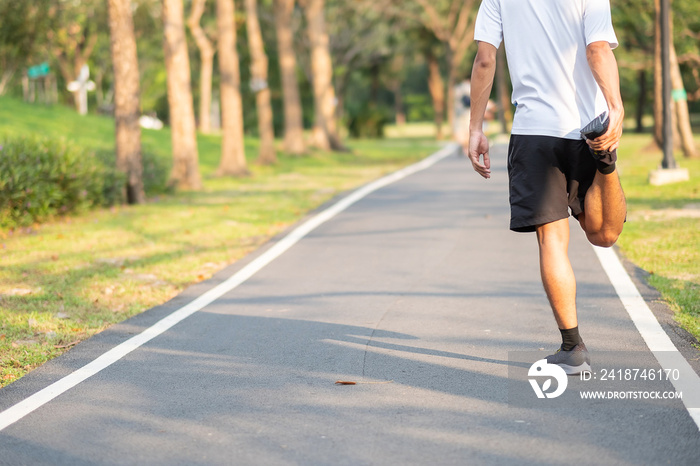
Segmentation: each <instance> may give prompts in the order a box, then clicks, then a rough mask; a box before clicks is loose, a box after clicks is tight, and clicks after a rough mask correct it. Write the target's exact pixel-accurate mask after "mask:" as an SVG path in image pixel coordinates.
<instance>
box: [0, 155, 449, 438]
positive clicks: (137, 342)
mask: <svg viewBox="0 0 700 466" xmlns="http://www.w3.org/2000/svg"><path fill="white" fill-rule="evenodd" d="M457 147H458V146H457V145H456V144H449V145H447V146H445V147H444V148H442V149H441V150H439V151H438V152H436V153H434V154H433V155H431V156H430V157H427V158H425V159H423V160H422V161H420V162H418V163H415V164H413V165H410V166H408V167H406V168H403V169H401V170H398V171H396V172H394V173H391V174H389V175H387V176H385V177H383V178H380V179H378V180H376V181H374V182H372V183H369V184H367V185H365V186H364V187H362V188H360V189H358V190H357V191H354V192H353V193H352V194H350V195H348V196H347V197H344V198H343V199H341V200H340V201H338V202H336V203H335V204H333V205H332V206H330V207H328V208H327V209H325V210H323V211H322V212H320V213H318V214H317V215H315V216H314V217H312V218H310V219H309V220H307V221H306V222H304V223H302V224H301V225H299V226H298V227H297V228H295V229H294V230H292V231H291V232H290V233H289V234H288V235H287V236H285V237H284V238H282V239H281V240H280V241H279V242H277V244H275V245H274V246H273V247H271V248H270V249H268V250H267V251H266V252H264V253H263V254H262V255H260V256H259V257H258V258H257V259H255V260H253V261H252V262H251V263H250V264H248V265H246V266H245V267H243V268H242V269H241V270H239V271H238V272H237V273H235V274H234V275H232V276H231V277H230V278H228V279H227V280H226V281H224V282H223V283H221V284H219V285H217V286H216V287H214V288H212V289H211V290H209V291H207V292H206V293H204V294H202V295H201V296H199V297H198V298H196V299H195V300H193V301H192V302H190V303H188V304H187V305H185V306H183V307H181V308H180V309H178V310H176V311H173V313H172V314H169V315H168V316H167V317H164V318H163V319H161V320H159V321H158V322H156V323H155V324H153V326H151V327H149V328H147V329H146V330H144V331H143V332H141V333H139V334H138V335H135V336H134V337H132V338H129V339H128V340H127V341H125V342H124V343H121V344H120V345H118V346H115V347H114V348H112V349H111V350H109V351H107V352H106V353H104V354H103V355H101V356H99V357H98V358H97V359H95V360H94V361H92V362H91V363H89V364H87V365H85V366H83V367H81V368H80V369H78V370H76V371H75V372H72V373H71V374H69V375H67V376H65V377H63V378H62V379H60V380H58V381H56V382H54V383H53V384H51V385H49V386H48V387H46V388H44V389H43V390H40V391H38V392H37V393H35V394H34V395H31V396H30V397H28V398H26V399H24V400H22V401H20V402H19V403H17V404H16V405H14V406H12V407H10V408H8V409H6V410H5V411H3V412H1V413H0V431H2V430H3V429H5V428H6V427H7V426H9V425H11V424H13V423H15V422H17V421H19V420H20V419H22V418H23V417H24V416H26V415H27V414H29V413H31V412H32V411H34V410H36V409H38V408H40V407H41V406H43V405H45V404H46V403H48V402H49V401H51V400H53V399H54V398H56V397H57V396H59V395H61V394H62V393H64V392H66V391H68V390H70V389H71V388H73V387H75V386H76V385H78V384H79V383H81V382H83V381H84V380H86V379H88V378H89V377H92V376H93V375H95V374H97V373H98V372H100V371H101V370H103V369H105V368H107V367H109V366H110V365H112V364H114V363H115V362H117V361H118V360H120V359H121V358H123V357H124V356H126V355H127V354H129V353H130V352H132V351H134V350H135V349H137V348H138V347H140V346H142V345H144V344H145V343H147V342H149V341H150V340H152V339H153V338H155V337H157V336H158V335H160V334H162V333H163V332H165V331H167V330H168V329H170V328H171V327H173V326H174V325H175V324H177V323H179V322H181V321H182V320H184V319H186V318H187V317H189V316H191V315H192V314H194V313H195V312H197V311H199V310H201V309H202V308H204V307H205V306H207V305H209V304H211V303H212V302H213V301H215V300H217V299H218V298H220V297H221V296H223V295H224V294H226V293H228V292H229V291H231V290H233V289H234V288H236V287H237V286H238V285H240V284H242V283H243V282H245V281H246V280H248V279H249V278H250V277H252V276H253V275H254V274H255V273H257V272H258V271H260V270H261V269H262V268H263V267H265V266H266V265H267V264H269V263H270V262H272V261H273V260H275V259H276V258H277V257H279V256H280V255H282V254H283V253H284V252H285V251H287V250H288V249H289V248H291V247H292V246H294V244H296V243H297V242H298V241H299V240H301V239H302V238H303V237H304V236H306V235H308V234H309V233H310V232H311V231H313V230H314V229H315V228H317V227H318V226H320V225H321V224H323V223H324V222H327V221H328V220H330V219H332V218H333V217H335V216H336V215H338V214H339V213H340V212H342V211H344V210H345V209H347V208H348V207H350V206H351V205H353V204H354V203H356V202H357V201H359V200H361V199H362V198H364V197H366V196H367V195H369V194H371V193H373V192H374V191H376V190H378V189H380V188H383V187H384V186H387V185H390V184H391V183H394V182H396V181H398V180H400V179H402V178H406V177H407V176H409V175H412V174H414V173H417V172H419V171H421V170H425V169H426V168H429V167H431V166H432V165H434V164H435V163H437V162H438V161H440V160H442V159H444V158H445V157H447V156H449V155H451V154H453V153H454V152H455V150H456V149H457Z"/></svg>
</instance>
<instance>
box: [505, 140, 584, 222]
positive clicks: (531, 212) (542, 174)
mask: <svg viewBox="0 0 700 466" xmlns="http://www.w3.org/2000/svg"><path fill="white" fill-rule="evenodd" d="M595 173H596V164H595V160H594V159H593V157H592V155H591V153H590V151H589V149H588V145H587V144H586V142H585V141H584V140H582V139H581V140H574V139H563V138H555V137H551V136H529V135H521V134H514V135H512V136H511V138H510V145H509V146H508V178H509V180H510V229H511V230H513V231H521V232H529V231H535V227H536V226H537V225H543V224H545V223H550V222H554V221H556V220H561V219H563V218H567V217H568V216H569V209H571V215H573V216H574V217H578V215H579V214H580V213H581V212H583V211H584V205H583V201H584V199H585V197H586V191H588V188H590V187H591V184H592V183H593V178H594V177H595Z"/></svg>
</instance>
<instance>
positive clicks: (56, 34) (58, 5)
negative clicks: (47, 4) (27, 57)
mask: <svg viewBox="0 0 700 466" xmlns="http://www.w3.org/2000/svg"><path fill="white" fill-rule="evenodd" d="M104 13H105V11H104V6H103V5H102V2H98V1H96V0H84V1H81V2H67V1H58V0H54V1H53V6H52V8H51V9H50V16H51V19H52V22H53V27H52V28H51V29H50V30H49V31H48V32H47V35H46V36H47V38H48V40H49V42H50V44H51V47H50V48H51V52H52V53H53V55H54V57H55V58H56V61H57V62H58V69H59V70H60V72H61V75H62V76H63V79H64V81H65V82H66V83H70V82H71V81H74V80H75V79H76V78H77V77H78V75H79V74H80V70H81V68H82V67H83V65H86V64H87V62H88V59H89V58H90V55H91V54H92V52H93V50H94V48H95V45H96V44H97V40H98V39H99V33H100V27H101V25H103V24H104V22H103V21H104V20H106V17H105V15H104ZM73 100H74V103H75V108H76V109H79V108H80V95H79V93H77V92H75V93H73Z"/></svg>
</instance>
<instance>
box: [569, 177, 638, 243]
mask: <svg viewBox="0 0 700 466" xmlns="http://www.w3.org/2000/svg"><path fill="white" fill-rule="evenodd" d="M584 208H585V209H586V211H585V212H584V213H582V214H580V215H579V216H578V221H579V223H580V224H581V228H583V231H584V232H586V237H588V241H590V242H591V244H594V245H596V246H601V247H604V248H609V247H610V246H612V245H613V244H615V242H616V241H617V238H618V237H619V236H620V233H622V227H623V225H624V223H625V216H626V215H627V202H626V201H625V193H624V192H622V186H621V185H620V177H619V176H618V175H617V170H615V171H614V172H612V173H610V174H609V175H604V174H602V173H601V172H599V171H596V174H595V178H594V179H593V184H592V185H591V187H590V188H589V189H588V192H587V193H586V199H585V202H584Z"/></svg>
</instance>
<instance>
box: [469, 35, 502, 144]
mask: <svg viewBox="0 0 700 466" xmlns="http://www.w3.org/2000/svg"><path fill="white" fill-rule="evenodd" d="M496 52H497V50H496V47H494V46H493V45H491V44H488V43H486V42H479V48H478V50H477V53H476V58H475V59H474V67H473V68H472V81H471V96H470V97H471V115H470V117H471V120H470V123H469V130H470V131H481V129H482V127H483V124H484V114H485V113H486V106H487V105H488V102H489V97H490V96H491V87H492V86H493V77H494V74H495V73H496Z"/></svg>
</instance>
